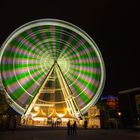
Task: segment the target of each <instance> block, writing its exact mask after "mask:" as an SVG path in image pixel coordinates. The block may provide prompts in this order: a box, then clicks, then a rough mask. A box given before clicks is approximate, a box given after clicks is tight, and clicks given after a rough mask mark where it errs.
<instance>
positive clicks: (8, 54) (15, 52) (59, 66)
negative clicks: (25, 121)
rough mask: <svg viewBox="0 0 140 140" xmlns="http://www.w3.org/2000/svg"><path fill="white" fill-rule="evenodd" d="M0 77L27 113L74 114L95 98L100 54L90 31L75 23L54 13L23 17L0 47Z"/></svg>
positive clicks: (7, 92)
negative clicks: (52, 15) (38, 17)
mask: <svg viewBox="0 0 140 140" xmlns="http://www.w3.org/2000/svg"><path fill="white" fill-rule="evenodd" d="M0 66H1V73H0V75H1V82H2V86H3V89H4V91H5V95H6V97H7V99H8V101H9V102H10V105H11V107H12V108H14V109H15V110H16V111H17V112H18V113H20V114H22V115H23V114H25V115H29V114H30V113H31V112H33V108H34V110H35V107H36V109H37V107H42V113H44V114H45V115H47V116H51V114H52V113H53V112H54V109H55V111H56V113H57V114H58V115H59V116H64V114H66V110H67V111H68V112H69V113H70V114H71V115H72V116H74V117H79V116H81V115H83V114H85V113H86V112H87V110H88V109H89V108H90V107H91V106H92V105H94V104H95V103H96V102H97V100H98V99H99V97H100V95H101V93H102V90H103V86H104V82H105V67H104V62H103V58H102V55H101V53H100V50H99V49H98V47H97V45H96V43H95V42H94V41H93V40H92V39H91V37H90V36H89V35H88V34H87V33H85V32H84V31H83V30H81V29H80V28H78V27H77V26H75V25H73V24H71V23H68V22H65V21H62V20H56V19H41V20H36V21H32V22H29V23H27V24H25V25H23V26H21V27H19V28H18V29H16V30H15V31H14V32H13V33H12V34H11V35H10V36H9V37H8V38H7V39H6V41H5V42H4V43H3V45H2V47H1V53H0Z"/></svg>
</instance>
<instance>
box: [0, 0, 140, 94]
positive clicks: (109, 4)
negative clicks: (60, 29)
mask: <svg viewBox="0 0 140 140" xmlns="http://www.w3.org/2000/svg"><path fill="white" fill-rule="evenodd" d="M9 2H10V0H9V1H5V0H1V2H0V44H1V45H2V43H3V42H4V40H5V39H6V38H7V37H8V35H9V34H10V33H11V32H12V31H13V30H15V29H16V28H18V27H19V26H21V25H23V24H25V23H26V22H29V21H32V20H36V19H41V18H56V19H62V20H65V21H68V22H71V23H73V24H75V25H77V26H78V27H80V28H82V29H83V30H84V31H86V32H87V33H88V34H89V35H90V36H91V37H92V38H93V40H94V41H95V42H96V43H97V45H98V47H99V49H100V51H101V53H102V55H103V59H104V61H105V66H106V85H105V88H104V92H103V95H106V94H112V95H116V93H117V92H118V91H121V90H125V89H129V88H135V87H138V86H140V66H139V65H140V54H139V53H140V51H139V50H140V45H139V40H138V37H139V36H137V35H136V32H137V31H138V25H137V24H138V23H137V22H138V21H137V20H138V19H139V17H138V16H139V15H138V13H139V12H138V8H137V7H136V5H137V4H136V1H135V0H133V1H131V2H130V3H129V2H128V1H126V2H125V0H116V2H115V0H102V1H101V0H91V1H89V0H79V1H77V0H75V1H72V0H65V1H63V2H62V1H60V0H55V1H53V0H50V1H48V0H46V1H45V0H44V1H42V0H34V1H33V3H32V2H29V0H28V1H25V0H24V1H20V0H19V1H18V2H13V1H11V2H10V3H9Z"/></svg>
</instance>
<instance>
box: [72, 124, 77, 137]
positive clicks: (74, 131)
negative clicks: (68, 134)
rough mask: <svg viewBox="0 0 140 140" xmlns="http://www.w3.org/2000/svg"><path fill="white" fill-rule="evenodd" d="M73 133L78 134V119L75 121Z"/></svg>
mask: <svg viewBox="0 0 140 140" xmlns="http://www.w3.org/2000/svg"><path fill="white" fill-rule="evenodd" d="M72 133H73V135H76V134H77V124H76V121H74V123H73V132H72Z"/></svg>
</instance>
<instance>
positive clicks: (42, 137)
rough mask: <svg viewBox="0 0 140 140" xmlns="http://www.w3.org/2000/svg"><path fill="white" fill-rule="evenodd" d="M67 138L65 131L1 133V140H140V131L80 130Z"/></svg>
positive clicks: (33, 130) (27, 130)
mask: <svg viewBox="0 0 140 140" xmlns="http://www.w3.org/2000/svg"><path fill="white" fill-rule="evenodd" d="M77 132H78V134H77V135H73V136H67V130H66V129H65V128H63V129H53V130H52V129H49V128H48V129H20V130H16V131H15V132H12V131H4V132H0V140H140V131H134V130H120V129H106V130H105V129H88V130H84V129H78V130H77Z"/></svg>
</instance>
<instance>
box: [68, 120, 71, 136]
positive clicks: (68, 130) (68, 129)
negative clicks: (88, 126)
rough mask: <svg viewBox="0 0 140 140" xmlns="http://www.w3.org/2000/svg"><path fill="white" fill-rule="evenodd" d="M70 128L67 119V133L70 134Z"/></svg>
mask: <svg viewBox="0 0 140 140" xmlns="http://www.w3.org/2000/svg"><path fill="white" fill-rule="evenodd" d="M70 129H71V125H70V120H68V122H67V135H70Z"/></svg>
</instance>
